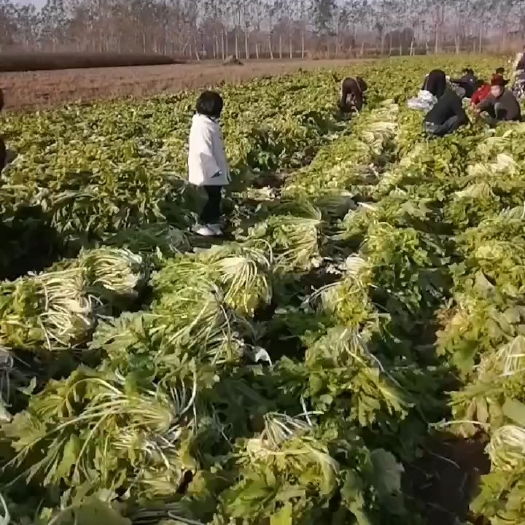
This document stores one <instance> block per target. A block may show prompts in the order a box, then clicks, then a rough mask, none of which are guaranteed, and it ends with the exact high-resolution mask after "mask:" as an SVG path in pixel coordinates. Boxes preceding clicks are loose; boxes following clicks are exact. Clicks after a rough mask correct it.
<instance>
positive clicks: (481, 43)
mask: <svg viewBox="0 0 525 525" xmlns="http://www.w3.org/2000/svg"><path fill="white" fill-rule="evenodd" d="M478 51H479V52H480V53H483V22H480V24H479V50H478Z"/></svg>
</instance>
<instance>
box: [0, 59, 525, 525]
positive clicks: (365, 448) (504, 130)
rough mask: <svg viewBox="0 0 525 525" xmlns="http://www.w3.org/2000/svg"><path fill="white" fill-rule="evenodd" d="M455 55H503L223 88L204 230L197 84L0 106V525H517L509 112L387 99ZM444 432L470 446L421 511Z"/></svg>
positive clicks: (516, 279)
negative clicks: (164, 91) (11, 110)
mask: <svg viewBox="0 0 525 525" xmlns="http://www.w3.org/2000/svg"><path fill="white" fill-rule="evenodd" d="M465 65H475V66H476V69H478V70H481V72H483V73H485V74H486V75H487V76H488V74H489V73H490V72H491V71H492V70H493V69H494V67H496V66H499V65H501V64H500V63H499V62H498V61H497V60H483V59H480V60H475V59H474V58H472V57H471V58H470V62H469V63H467V62H466V60H465V58H461V57H459V58H454V59H446V62H443V61H441V62H440V61H439V59H429V58H416V59H404V60H401V59H400V60H393V61H385V62H374V63H370V64H362V65H359V66H356V67H354V68H353V69H352V71H351V73H353V74H361V75H362V76H363V77H365V78H366V79H367V81H368V83H369V85H370V86H371V89H370V92H369V96H368V105H367V108H366V110H365V111H363V112H362V113H361V114H360V115H359V116H358V117H357V118H356V119H355V120H354V121H352V122H348V121H344V120H341V119H340V117H339V115H338V114H337V113H336V112H335V111H334V109H335V107H336V97H337V89H338V83H339V81H340V79H341V78H342V76H343V75H344V74H347V73H349V71H344V70H337V71H335V70H334V71H325V72H321V73H305V72H302V73H298V74H294V75H290V76H287V77H282V78H278V79H261V80H256V81H252V82H250V83H249V84H248V85H244V86H235V87H233V86H232V87H228V86H223V87H222V88H221V90H222V93H223V95H224V98H225V101H226V107H225V113H224V118H223V125H224V131H225V137H226V144H227V154H228V156H229V159H230V162H231V165H232V168H233V170H232V171H233V178H234V184H233V185H232V187H231V188H230V190H231V191H230V193H229V195H228V198H227V199H226V202H225V211H226V212H227V231H228V232H229V233H228V238H227V239H226V240H224V242H214V245H210V243H209V241H207V240H206V241H204V240H202V239H199V238H196V237H195V236H193V235H192V234H190V233H188V231H189V226H191V225H192V224H193V222H194V221H195V217H196V215H195V214H196V211H197V210H198V209H199V207H200V205H201V202H202V197H201V195H200V194H199V192H197V191H195V189H193V188H191V187H189V186H188V185H187V183H186V180H185V163H186V140H187V135H188V130H189V124H190V120H191V116H192V111H193V105H194V101H195V93H182V94H180V95H176V96H171V97H161V98H155V99H151V100H149V101H142V102H137V103H131V102H129V101H126V102H121V103H119V102H112V103H105V104H104V103H97V104H94V105H91V106H70V107H66V108H63V109H60V110H56V111H50V112H40V113H36V114H25V115H14V114H11V115H9V116H7V117H4V120H3V122H2V132H3V134H4V135H5V136H6V139H7V141H8V142H9V143H10V145H13V146H14V148H15V149H16V151H17V153H18V157H17V158H16V160H15V162H14V163H13V164H12V165H11V166H9V167H8V168H7V169H6V170H5V171H4V173H3V174H2V178H1V181H0V183H1V185H0V213H1V222H0V240H1V245H0V278H2V279H4V280H3V282H2V283H1V284H0V286H1V289H0V368H1V376H0V378H1V381H0V389H1V398H0V401H1V403H0V437H1V440H0V443H1V446H0V486H1V489H0V492H1V494H2V499H1V500H0V502H2V503H3V504H4V505H3V507H4V508H3V513H2V514H3V515H4V519H3V520H2V519H0V523H1V524H2V525H7V524H8V523H11V524H13V525H30V524H37V525H103V524H107V523H111V524H112V525H131V524H134V525H155V524H157V523H158V524H161V525H180V524H190V525H193V524H194V525H199V524H210V525H314V524H329V525H347V524H348V525H350V524H358V525H387V524H388V525H396V524H399V525H401V524H403V525H412V524H413V525H425V524H429V525H431V524H432V525H433V523H440V524H442V525H446V524H448V523H450V524H451V525H452V524H454V525H455V524H460V523H483V522H487V523H488V522H490V523H492V524H493V525H503V524H506V525H521V524H523V523H524V522H525V295H524V292H525V265H524V264H525V228H524V224H525V146H524V144H525V140H524V139H525V124H512V125H503V126H501V127H499V128H498V129H497V130H496V131H492V132H491V131H489V130H488V129H487V128H485V127H482V126H478V125H473V126H471V127H468V128H465V129H464V130H462V131H460V132H459V133H457V134H455V135H454V136H451V137H448V138H446V139H442V140H434V141H428V140H426V139H425V138H424V137H423V136H422V134H421V119H422V115H421V114H419V113H416V112H411V111H409V110H407V109H406V106H405V100H406V99H407V97H409V96H412V94H413V93H415V92H416V91H417V89H418V88H419V85H420V83H421V79H422V78H423V75H424V74H425V73H426V72H427V71H428V70H430V69H431V68H433V67H436V66H441V67H444V68H446V69H447V71H448V72H456V71H458V70H459V69H460V68H461V66H465ZM447 439H448V440H450V439H453V440H455V441H456V442H459V443H462V442H463V443H474V444H477V445H479V447H480V449H481V450H483V449H484V448H486V454H487V458H488V459H487V464H488V463H490V467H488V468H487V473H484V475H483V476H481V477H480V479H473V476H472V475H471V473H469V472H466V471H465V472H464V471H462V470H461V468H460V467H459V466H458V465H455V467H454V468H457V476H456V477H455V478H454V479H453V480H452V481H451V482H450V484H451V487H449V489H450V490H451V493H454V492H456V493H461V494H464V500H465V504H464V506H465V508H458V509H456V511H457V512H456V513H455V514H454V513H453V512H451V511H450V509H449V511H446V509H445V512H444V513H442V514H440V515H439V516H440V517H439V520H437V521H436V520H434V521H432V516H433V512H434V511H435V510H436V509H435V507H436V506H437V504H436V503H435V502H430V501H428V500H427V501H425V498H423V497H421V494H422V493H423V492H424V485H425V484H429V485H431V484H432V483H434V482H435V480H433V479H432V477H433V476H435V474H434V473H431V472H425V470H424V469H425V465H426V464H428V463H425V461H422V458H423V459H424V458H428V457H437V460H438V462H439V461H441V462H442V463H444V464H445V465H446V464H447V463H453V461H452V460H451V459H449V458H447V457H444V456H443V457H442V456H441V454H440V453H439V447H438V448H433V447H434V445H435V443H441V442H443V441H444V440H447ZM433 444H434V445H433ZM481 459H482V460H483V458H481ZM482 463H483V461H482ZM480 468H481V467H480ZM489 470H490V472H488V471H489ZM474 478H475V476H474ZM473 482H474V486H473ZM469 504H470V510H469V511H468V512H467V508H466V507H467V506H468V505H469ZM460 507H461V505H460ZM434 515H435V514H434Z"/></svg>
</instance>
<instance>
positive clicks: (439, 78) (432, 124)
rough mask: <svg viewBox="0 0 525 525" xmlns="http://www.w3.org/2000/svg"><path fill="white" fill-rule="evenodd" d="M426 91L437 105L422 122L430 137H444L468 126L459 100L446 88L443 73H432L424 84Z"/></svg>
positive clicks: (437, 71)
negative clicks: (432, 96) (434, 99)
mask: <svg viewBox="0 0 525 525" xmlns="http://www.w3.org/2000/svg"><path fill="white" fill-rule="evenodd" d="M426 86H427V87H426V89H427V91H430V93H432V95H434V96H435V97H436V98H437V103H436V104H435V105H434V107H433V108H432V109H431V110H430V111H429V112H428V113H427V114H426V116H425V119H424V121H423V129H424V131H425V132H426V133H427V134H428V135H431V136H435V137H444V136H445V135H448V134H449V133H453V132H454V131H456V130H457V129H458V128H459V127H461V126H464V125H465V124H468V122H469V120H468V117H467V114H466V113H465V110H464V109H463V104H462V102H461V98H460V97H459V96H458V95H457V94H456V93H455V92H454V91H453V90H452V89H450V88H448V87H447V78H446V75H445V73H444V72H443V71H441V70H440V69H436V70H434V71H432V72H431V73H430V74H429V76H428V78H427V82H426Z"/></svg>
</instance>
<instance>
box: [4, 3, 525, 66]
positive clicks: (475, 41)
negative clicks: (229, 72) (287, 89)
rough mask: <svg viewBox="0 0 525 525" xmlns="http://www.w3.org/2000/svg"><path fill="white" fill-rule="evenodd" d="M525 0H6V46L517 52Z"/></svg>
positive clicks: (209, 51) (220, 55)
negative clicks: (38, 2)
mask: <svg viewBox="0 0 525 525" xmlns="http://www.w3.org/2000/svg"><path fill="white" fill-rule="evenodd" d="M524 8H525V0H475V1H474V0H47V3H46V4H45V6H44V7H43V8H42V9H37V8H35V6H34V5H31V4H29V5H20V4H17V3H13V2H11V1H10V0H0V52H9V51H10V52H13V51H14V52H20V51H28V52H32V51H46V52H50V51H51V52H57V51H77V52H97V53H108V52H112V53H124V52H125V53H130V52H131V53H161V54H166V55H171V56H176V57H180V58H185V59H194V60H203V59H210V58H213V59H225V58H226V57H227V56H231V55H233V56H235V57H237V58H239V59H243V58H244V59H246V58H250V59H252V58H270V59H284V58H292V57H293V58H309V57H327V58H328V57H336V56H367V55H385V54H389V55H392V54H416V53H428V52H444V51H445V52H446V51H448V52H464V51H472V52H482V51H489V50H491V51H508V50H510V49H512V48H515V47H517V46H520V45H521V44H522V43H523V41H524V36H525V14H523V13H524Z"/></svg>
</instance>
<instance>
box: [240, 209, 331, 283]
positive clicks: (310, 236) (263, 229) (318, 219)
mask: <svg viewBox="0 0 525 525" xmlns="http://www.w3.org/2000/svg"><path fill="white" fill-rule="evenodd" d="M322 227H323V218H322V214H321V211H320V210H319V209H318V208H316V207H315V206H314V205H313V204H312V203H311V202H309V201H307V200H303V201H299V202H293V203H286V204H283V205H280V206H279V207H277V208H275V209H274V210H273V213H272V215H271V216H270V217H269V218H268V219H267V220H265V221H264V222H262V223H259V224H256V225H255V226H254V227H253V228H251V229H250V231H249V235H248V239H249V241H251V242H254V243H257V242H258V241H261V240H263V241H266V242H268V243H269V244H270V246H271V249H272V251H273V253H274V254H275V272H276V273H291V272H296V271H307V270H310V269H312V268H313V267H316V266H318V265H319V264H320V262H321V255H320V250H321V246H322V243H323V237H322V236H321V233H322Z"/></svg>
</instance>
